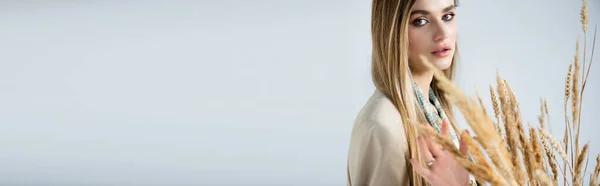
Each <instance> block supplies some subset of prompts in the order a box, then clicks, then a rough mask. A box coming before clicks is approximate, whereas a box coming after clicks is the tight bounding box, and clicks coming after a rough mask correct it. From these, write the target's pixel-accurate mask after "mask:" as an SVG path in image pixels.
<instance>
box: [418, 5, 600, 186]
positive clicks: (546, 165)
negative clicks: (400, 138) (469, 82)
mask: <svg viewBox="0 0 600 186" xmlns="http://www.w3.org/2000/svg"><path fill="white" fill-rule="evenodd" d="M581 24H582V28H583V34H584V52H583V60H582V61H583V65H580V63H579V61H580V59H579V39H578V40H577V47H576V52H577V53H576V54H575V59H574V62H573V63H572V64H570V65H569V67H568V73H567V78H566V83H565V84H566V87H565V99H564V109H565V111H564V117H565V131H564V134H565V135H564V138H563V141H562V144H561V142H559V141H558V140H557V139H556V138H554V137H553V136H552V135H550V133H549V132H548V131H547V130H546V121H548V117H549V112H548V106H547V102H546V101H545V100H543V101H542V103H541V115H540V116H539V117H538V120H539V122H540V126H539V127H537V128H534V127H533V126H532V125H531V124H527V126H525V124H524V122H523V121H522V119H521V113H520V108H519V102H518V101H517V99H516V96H515V94H514V93H513V91H512V90H511V87H510V85H509V84H508V82H507V81H506V80H504V79H502V78H501V77H500V76H499V75H496V80H497V85H496V88H495V89H494V87H493V86H491V85H490V95H491V99H492V105H493V109H494V112H493V113H494V115H495V116H494V118H492V117H491V116H489V115H488V114H487V111H486V109H485V107H484V105H483V102H482V99H481V97H479V95H477V99H478V100H477V101H476V100H475V98H473V97H469V96H466V95H465V94H464V93H463V92H462V91H460V90H459V89H458V88H457V87H456V86H455V85H454V84H453V83H452V82H451V81H450V80H449V79H447V78H446V77H445V76H444V75H443V73H442V72H441V71H439V70H435V71H436V72H435V79H436V80H437V81H438V83H436V85H437V86H438V87H439V88H440V89H442V90H444V91H445V92H446V93H447V94H446V95H444V96H446V98H447V99H448V100H450V101H451V102H452V103H453V104H454V105H455V106H456V107H457V108H458V109H459V110H460V112H461V113H462V114H463V116H464V118H465V120H466V122H467V123H468V125H469V126H470V127H471V129H472V130H473V132H474V133H475V135H476V136H477V138H473V137H471V136H470V135H468V134H467V132H466V130H465V131H462V133H461V138H462V139H463V140H464V141H465V142H466V143H467V144H468V146H469V152H470V154H471V157H465V156H464V155H462V154H461V153H459V151H458V149H456V146H454V145H453V143H452V142H451V141H450V140H449V139H447V138H445V137H443V136H441V135H440V134H438V133H436V132H434V131H433V130H431V129H428V128H424V127H423V128H421V130H422V131H423V132H426V133H428V134H429V135H433V136H435V138H436V139H437V141H438V142H440V144H442V145H443V146H444V148H445V149H449V150H450V152H452V153H453V154H454V156H455V158H456V160H458V162H460V163H461V165H463V166H464V167H465V168H466V169H467V170H468V171H469V172H470V173H471V174H473V176H475V178H476V179H477V180H478V182H479V183H483V184H491V185H557V184H558V183H560V182H563V185H573V186H578V185H582V184H583V183H584V182H583V180H584V179H583V178H584V176H585V174H586V173H585V172H586V170H587V165H586V166H585V167H586V168H584V162H586V160H587V159H588V158H589V156H588V146H589V144H584V145H583V146H581V143H580V138H579V135H580V131H581V130H580V129H581V120H580V119H579V118H581V112H580V111H581V104H582V99H583V92H584V90H585V85H586V83H587V79H588V76H589V72H590V67H591V64H592V60H593V56H594V55H593V51H594V48H595V37H596V32H595V31H594V39H593V45H592V53H591V55H590V56H591V57H590V58H589V60H588V59H586V57H587V55H586V53H585V51H587V50H586V48H585V47H586V46H587V44H586V41H587V24H588V21H587V2H586V1H585V0H584V2H583V7H582V9H581ZM423 60H424V61H426V59H425V58H423ZM587 61H589V63H586V62H587ZM426 64H427V65H428V66H429V68H432V69H435V68H433V66H432V65H431V64H430V63H427V62H426ZM569 102H570V104H569ZM568 109H571V112H567V110H568ZM494 119H495V121H494ZM417 126H420V125H417ZM526 127H527V128H526ZM526 130H527V131H526ZM526 133H528V135H527V134H526ZM556 154H558V156H557V155H556ZM559 158H560V159H559ZM561 159H562V160H561ZM560 162H562V165H561V164H560ZM582 172H583V173H582ZM599 173H600V155H598V157H597V158H596V166H595V168H594V171H593V173H592V174H591V175H590V176H591V177H590V181H589V184H590V185H593V186H596V185H598V174H599ZM559 174H560V175H559ZM559 176H560V177H562V178H563V179H562V180H559Z"/></svg>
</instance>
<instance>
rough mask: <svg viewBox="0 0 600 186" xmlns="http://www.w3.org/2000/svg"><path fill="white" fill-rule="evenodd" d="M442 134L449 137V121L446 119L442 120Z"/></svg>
mask: <svg viewBox="0 0 600 186" xmlns="http://www.w3.org/2000/svg"><path fill="white" fill-rule="evenodd" d="M442 136H444V137H446V138H448V139H450V122H448V119H444V120H442Z"/></svg>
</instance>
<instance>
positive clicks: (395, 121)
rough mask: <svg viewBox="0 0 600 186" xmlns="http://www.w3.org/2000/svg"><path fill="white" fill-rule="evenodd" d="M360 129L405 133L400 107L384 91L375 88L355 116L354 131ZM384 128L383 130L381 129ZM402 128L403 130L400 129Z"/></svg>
mask: <svg viewBox="0 0 600 186" xmlns="http://www.w3.org/2000/svg"><path fill="white" fill-rule="evenodd" d="M360 130H366V131H373V130H375V131H377V132H384V131H389V132H392V133H393V134H397V133H398V132H401V134H404V127H403V126H402V118H401V116H400V113H399V112H398V109H396V107H395V106H394V104H393V103H392V100H390V99H389V98H388V97H387V96H385V94H383V92H381V91H379V90H375V91H374V92H373V94H372V95H371V97H369V99H368V100H367V102H366V103H365V105H364V106H363V107H362V108H361V110H360V111H359V113H358V115H357V116H356V118H355V121H354V126H353V133H355V132H358V131H360ZM379 130H383V131H379ZM398 130H401V131H398Z"/></svg>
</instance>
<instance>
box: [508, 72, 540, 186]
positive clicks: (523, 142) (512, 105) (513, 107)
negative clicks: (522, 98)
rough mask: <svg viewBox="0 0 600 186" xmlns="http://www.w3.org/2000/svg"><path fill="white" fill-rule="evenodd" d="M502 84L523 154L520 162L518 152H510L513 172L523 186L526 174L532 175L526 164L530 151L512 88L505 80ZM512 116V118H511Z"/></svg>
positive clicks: (518, 145) (518, 144)
mask: <svg viewBox="0 0 600 186" xmlns="http://www.w3.org/2000/svg"><path fill="white" fill-rule="evenodd" d="M503 84H504V87H505V89H504V90H505V93H506V94H505V95H507V96H508V100H510V101H509V108H508V110H509V112H508V113H510V115H511V117H510V118H511V120H509V121H512V122H513V124H514V126H516V128H515V129H516V132H517V134H518V136H515V137H518V143H517V144H516V145H517V147H518V149H519V150H520V151H521V152H523V158H524V159H523V160H521V159H520V158H519V152H518V151H517V149H515V150H514V151H512V153H513V164H514V167H513V170H514V171H515V174H517V175H518V180H517V181H518V182H519V184H520V185H523V184H524V182H526V181H527V179H526V178H527V174H529V175H533V173H532V172H531V169H530V167H529V163H527V161H529V160H530V157H531V151H529V150H528V146H529V145H528V144H529V142H528V141H527V138H526V137H525V131H524V129H523V122H522V121H521V114H520V111H519V102H518V101H517V99H516V96H515V93H514V92H513V91H512V88H511V87H510V85H509V84H508V82H507V81H506V80H503ZM513 116H514V117H513ZM522 161H523V164H524V166H525V170H523V169H522V166H521V165H522Z"/></svg>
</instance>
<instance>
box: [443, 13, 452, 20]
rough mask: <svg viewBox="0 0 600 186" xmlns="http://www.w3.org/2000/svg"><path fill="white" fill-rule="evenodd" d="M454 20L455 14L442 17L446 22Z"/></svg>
mask: <svg viewBox="0 0 600 186" xmlns="http://www.w3.org/2000/svg"><path fill="white" fill-rule="evenodd" d="M452 18H454V14H446V15H444V17H442V19H443V20H445V21H450V20H452Z"/></svg>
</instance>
